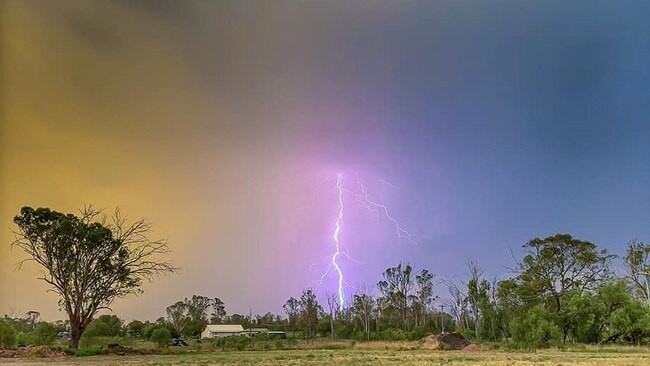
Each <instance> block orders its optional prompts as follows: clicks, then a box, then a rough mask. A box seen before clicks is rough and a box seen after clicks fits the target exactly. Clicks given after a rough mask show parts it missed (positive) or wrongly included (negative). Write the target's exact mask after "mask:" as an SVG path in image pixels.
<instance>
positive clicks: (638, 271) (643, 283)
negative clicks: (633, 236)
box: [624, 240, 650, 306]
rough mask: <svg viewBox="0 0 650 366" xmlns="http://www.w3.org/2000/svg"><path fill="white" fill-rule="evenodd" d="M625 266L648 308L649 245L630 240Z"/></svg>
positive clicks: (649, 278)
mask: <svg viewBox="0 0 650 366" xmlns="http://www.w3.org/2000/svg"><path fill="white" fill-rule="evenodd" d="M624 259H625V266H626V267H627V271H628V278H629V279H630V281H631V282H632V284H634V287H635V289H636V291H637V293H638V294H639V295H640V296H639V297H641V298H642V299H643V301H644V302H645V303H646V304H647V305H648V306H650V245H648V244H645V243H643V242H640V241H636V240H632V241H631V242H629V243H628V244H627V254H626V255H625V258H624Z"/></svg>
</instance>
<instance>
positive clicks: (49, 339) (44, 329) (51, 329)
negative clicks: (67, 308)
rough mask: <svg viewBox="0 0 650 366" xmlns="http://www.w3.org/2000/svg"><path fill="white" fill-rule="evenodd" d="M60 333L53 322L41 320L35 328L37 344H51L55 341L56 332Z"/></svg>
mask: <svg viewBox="0 0 650 366" xmlns="http://www.w3.org/2000/svg"><path fill="white" fill-rule="evenodd" d="M57 333H58V329H57V327H56V326H55V325H54V324H52V323H47V322H40V323H38V325H37V326H36V329H34V337H35V338H36V344H39V345H45V346H49V345H51V344H52V343H54V340H55V339H56V334H57Z"/></svg>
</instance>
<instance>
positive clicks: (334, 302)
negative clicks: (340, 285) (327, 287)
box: [325, 294, 339, 339]
mask: <svg viewBox="0 0 650 366" xmlns="http://www.w3.org/2000/svg"><path fill="white" fill-rule="evenodd" d="M325 296H326V298H327V309H328V310H329V323H330V334H331V336H332V339H334V336H335V335H336V334H335V332H334V322H335V320H336V314H337V312H338V310H339V299H338V297H337V295H336V294H325Z"/></svg>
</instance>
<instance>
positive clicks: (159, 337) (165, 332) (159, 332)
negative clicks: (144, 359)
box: [151, 327, 172, 348]
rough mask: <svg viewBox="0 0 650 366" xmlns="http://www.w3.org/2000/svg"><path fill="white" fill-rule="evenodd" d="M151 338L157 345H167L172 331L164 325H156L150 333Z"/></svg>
mask: <svg viewBox="0 0 650 366" xmlns="http://www.w3.org/2000/svg"><path fill="white" fill-rule="evenodd" d="M151 340H152V341H153V342H155V343H156V344H157V345H158V347H161V348H162V347H167V346H168V345H169V342H171V340H172V332H170V331H169V329H167V328H165V327H158V328H156V329H155V330H154V331H153V332H152V333H151Z"/></svg>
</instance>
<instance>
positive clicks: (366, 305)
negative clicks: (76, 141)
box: [352, 287, 375, 340]
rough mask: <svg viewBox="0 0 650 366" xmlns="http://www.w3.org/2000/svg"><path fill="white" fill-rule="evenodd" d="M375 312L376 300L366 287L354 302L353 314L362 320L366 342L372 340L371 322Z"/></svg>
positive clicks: (360, 291) (358, 293) (359, 292)
mask: <svg viewBox="0 0 650 366" xmlns="http://www.w3.org/2000/svg"><path fill="white" fill-rule="evenodd" d="M374 311H375V299H374V298H373V297H372V295H371V294H370V292H369V291H367V290H366V288H365V287H361V288H360V289H359V290H358V291H357V293H356V294H354V297H353V300H352V312H353V314H354V316H355V317H357V318H359V319H360V320H361V324H362V325H363V331H364V332H365V333H366V340H370V320H371V318H372V315H373V313H374Z"/></svg>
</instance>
